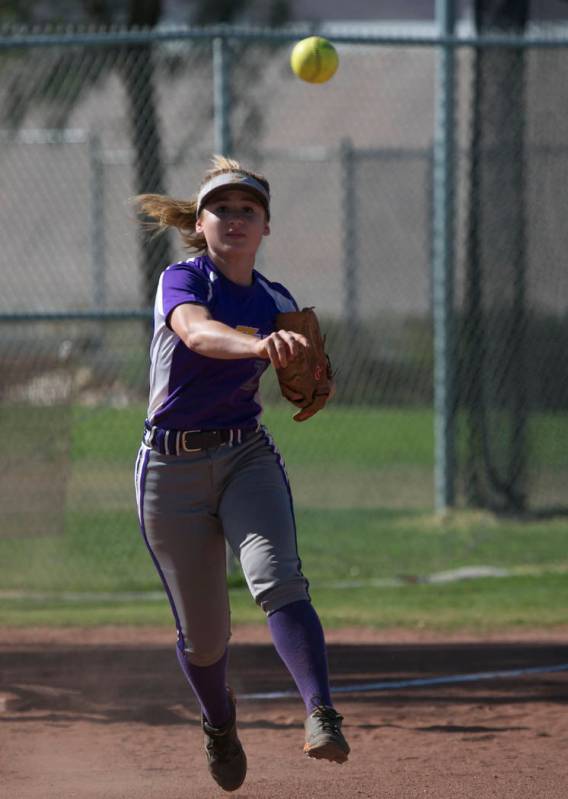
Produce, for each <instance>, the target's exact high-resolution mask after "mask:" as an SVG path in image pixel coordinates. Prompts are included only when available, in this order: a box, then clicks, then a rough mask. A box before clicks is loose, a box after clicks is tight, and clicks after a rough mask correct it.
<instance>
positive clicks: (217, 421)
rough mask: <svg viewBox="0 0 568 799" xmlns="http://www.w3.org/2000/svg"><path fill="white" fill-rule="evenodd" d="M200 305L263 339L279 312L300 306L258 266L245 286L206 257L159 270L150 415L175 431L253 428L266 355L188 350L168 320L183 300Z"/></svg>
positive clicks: (257, 416)
mask: <svg viewBox="0 0 568 799" xmlns="http://www.w3.org/2000/svg"><path fill="white" fill-rule="evenodd" d="M186 302H189V303H197V304H199V305H205V306H206V307H207V308H208V309H209V312H210V314H211V316H212V317H213V319H216V320H217V321H219V322H223V323H224V324H226V325H229V327H232V328H235V329H237V330H240V331H241V332H244V333H249V334H251V335H255V336H258V337H260V338H263V337H264V336H267V335H269V334H270V333H272V332H273V331H274V318H275V316H276V314H277V313H279V312H280V311H295V310H297V309H298V306H297V305H296V303H295V301H294V299H293V297H292V295H291V294H290V293H289V292H288V291H287V290H286V289H285V288H284V286H281V285H280V284H279V283H272V282H270V281H269V280H267V279H266V278H265V277H263V276H262V275H261V274H260V273H259V272H257V271H256V270H255V271H253V280H252V284H251V285H250V286H240V285H238V284H237V283H233V282H232V281H230V280H228V279H227V278H226V277H225V276H224V275H223V274H222V272H221V271H220V270H219V269H217V267H216V266H215V264H214V263H213V261H212V260H211V259H210V258H209V257H208V256H206V255H205V256H199V257H197V258H194V259H191V260H188V261H181V262H179V263H176V264H172V265H171V266H168V267H167V268H166V269H165V270H164V272H163V273H162V275H161V277H160V282H159V284H158V292H157V295H156V303H155V306H154V336H153V339H152V345H151V350H150V356H151V367H150V401H149V407H148V421H149V422H150V423H151V424H152V425H156V426H157V427H164V428H168V429H172V430H213V429H222V428H230V427H243V428H247V427H255V426H256V425H257V423H258V421H259V419H260V415H261V413H262V405H261V403H260V398H259V394H258V388H259V381H260V377H261V375H262V374H263V372H264V371H265V370H266V369H267V367H268V365H269V363H270V362H269V361H267V360H264V359H255V358H239V359H233V360H225V359H220V358H209V357H206V356H204V355H199V354H198V353H196V352H193V351H192V350H190V349H188V348H187V347H186V346H185V344H183V342H182V341H181V340H180V338H179V337H178V336H177V335H176V334H175V333H174V332H173V330H171V328H170V327H169V319H170V316H171V313H172V311H173V310H174V308H175V307H176V306H178V305H181V304H182V303H186Z"/></svg>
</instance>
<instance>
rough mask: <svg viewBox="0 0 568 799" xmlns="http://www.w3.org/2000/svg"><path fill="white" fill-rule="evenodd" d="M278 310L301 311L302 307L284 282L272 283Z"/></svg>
mask: <svg viewBox="0 0 568 799" xmlns="http://www.w3.org/2000/svg"><path fill="white" fill-rule="evenodd" d="M270 285H271V287H272V289H273V292H274V293H273V296H274V299H275V303H276V310H277V311H299V310H300V308H299V306H298V303H297V302H296V300H295V299H294V297H293V296H292V295H291V294H290V292H289V291H288V289H287V288H286V287H285V286H283V285H282V283H274V282H273V283H271V284H270Z"/></svg>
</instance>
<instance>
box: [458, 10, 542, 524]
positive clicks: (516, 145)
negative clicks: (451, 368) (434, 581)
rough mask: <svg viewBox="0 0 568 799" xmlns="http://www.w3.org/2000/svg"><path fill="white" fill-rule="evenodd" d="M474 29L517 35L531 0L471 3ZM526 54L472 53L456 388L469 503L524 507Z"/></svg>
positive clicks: (495, 50) (492, 49)
mask: <svg viewBox="0 0 568 799" xmlns="http://www.w3.org/2000/svg"><path fill="white" fill-rule="evenodd" d="M473 10H474V23H475V26H476V30H477V32H478V33H479V34H480V35H487V34H490V33H495V32H505V33H510V34H518V35H522V34H523V33H524V31H525V28H526V24H527V22H528V18H529V0H474V3H473ZM525 59H526V55H525V52H524V50H523V49H521V48H506V47H480V48H477V49H476V50H475V52H474V54H473V86H472V125H471V143H470V211H469V218H468V224H469V230H468V238H467V259H466V266H467V274H466V281H467V284H466V293H465V308H464V311H465V314H464V331H463V332H464V338H463V345H464V358H463V365H462V370H461V391H462V399H463V401H464V404H465V407H466V413H467V426H468V442H467V450H468V451H467V457H466V469H465V486H466V491H467V494H468V496H467V499H468V502H469V504H471V505H473V506H478V507H489V508H496V509H499V510H507V511H517V512H518V511H523V510H525V505H526V470H527V462H526V428H527V414H528V399H527V388H526V379H527V378H526V367H525V339H526V326H527V318H526V283H527V279H526V259H527V253H526V240H525V227H526V224H525V221H526V220H525V159H524V140H525V119H526V97H525V73H526V69H525Z"/></svg>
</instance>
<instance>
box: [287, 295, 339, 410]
mask: <svg viewBox="0 0 568 799" xmlns="http://www.w3.org/2000/svg"><path fill="white" fill-rule="evenodd" d="M275 323H276V330H291V331H294V332H295V333H301V334H302V335H303V336H305V337H306V338H307V340H308V342H309V345H310V346H309V347H307V348H306V347H302V348H301V351H300V354H299V355H298V356H297V357H296V358H294V360H293V361H291V362H290V363H289V364H288V365H287V366H285V367H283V368H280V369H277V370H276V374H277V376H278V382H279V383H280V390H281V392H282V396H283V397H285V398H286V399H287V400H288V401H289V402H292V403H293V404H294V405H296V406H297V407H298V408H300V409H301V410H299V411H298V413H296V414H295V415H294V419H295V421H296V422H304V421H305V420H306V419H309V418H310V416H313V415H314V414H315V413H317V412H318V411H320V410H321V409H322V408H323V407H324V405H325V404H326V402H327V401H328V399H329V398H330V396H331V394H332V391H333V371H332V368H331V362H330V360H329V356H328V355H327V353H326V351H325V337H324V336H322V334H321V330H320V326H319V321H318V318H317V316H316V314H315V312H314V309H313V308H303V309H302V310H301V311H288V312H285V313H279V314H277V315H276V320H275Z"/></svg>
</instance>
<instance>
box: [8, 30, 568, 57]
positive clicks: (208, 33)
mask: <svg viewBox="0 0 568 799" xmlns="http://www.w3.org/2000/svg"><path fill="white" fill-rule="evenodd" d="M427 27H428V29H429V30H431V31H434V32H432V33H418V32H416V28H411V29H410V30H413V31H414V32H408V33H403V32H392V31H390V32H389V31H385V32H377V30H376V29H375V30H371V29H369V30H366V29H365V28H363V27H362V28H361V29H360V30H359V31H357V30H355V29H353V28H349V29H345V28H343V29H342V28H340V27H336V26H331V25H329V24H327V25H324V26H322V25H317V26H314V25H301V26H293V27H292V26H290V27H285V28H262V27H254V26H238V25H216V26H203V27H174V28H163V29H162V28H160V29H157V30H156V29H137V30H129V29H116V30H110V31H108V30H105V31H100V30H96V31H93V30H84V31H79V30H50V31H43V32H42V31H38V30H25V29H22V28H14V29H5V28H4V29H0V51H1V50H13V49H20V48H34V47H64V46H68V47H69V46H79V45H80V46H83V47H119V46H129V47H137V46H144V45H146V46H147V45H150V44H158V43H166V42H180V41H191V40H211V39H219V38H220V39H224V40H229V39H238V40H243V41H261V42H262V41H264V42H275V43H291V42H295V41H297V40H298V39H301V38H303V37H305V36H312V35H322V36H327V37H328V38H332V39H333V42H334V43H335V44H370V45H382V46H404V47H436V46H438V47H456V48H459V47H474V48H482V47H503V48H516V49H520V48H521V49H522V48H529V47H531V48H554V47H568V29H567V26H566V25H560V26H559V27H558V28H557V29H556V30H562V31H564V32H563V33H562V34H559V33H557V32H555V33H554V34H552V33H546V34H543V33H538V32H531V31H530V30H529V32H528V33H526V34H525V35H512V34H500V33H494V34H488V35H485V36H479V35H476V34H470V33H467V34H460V33H458V34H456V35H452V36H446V35H441V34H437V33H436V32H435V26H434V25H429V26H427ZM398 30H399V31H402V30H403V27H402V25H401V26H400V28H399V29H398ZM548 30H551V29H548Z"/></svg>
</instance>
